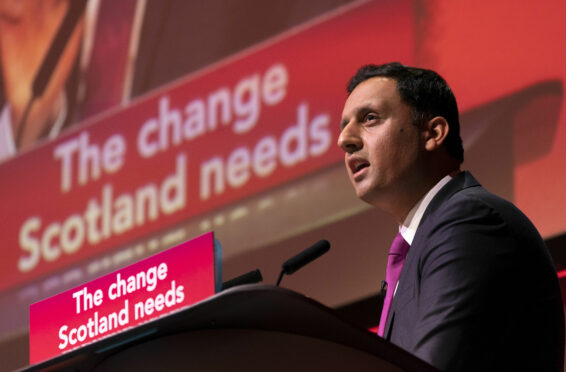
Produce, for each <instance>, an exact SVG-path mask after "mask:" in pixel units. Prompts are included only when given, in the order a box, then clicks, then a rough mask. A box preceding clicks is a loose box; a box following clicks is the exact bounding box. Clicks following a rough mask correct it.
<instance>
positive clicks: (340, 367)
mask: <svg viewBox="0 0 566 372" xmlns="http://www.w3.org/2000/svg"><path fill="white" fill-rule="evenodd" d="M193 370H196V371H239V370H245V371H313V370H330V371H346V370H358V371H362V370H364V371H365V370H371V371H384V372H385V371H386V372H397V371H423V372H428V371H430V372H432V371H437V370H436V369H435V368H433V367H432V366H430V365H428V364H426V363H425V362H423V361H421V360H420V359H418V358H416V357H415V356H413V355H411V354H409V353H407V352H406V351H404V350H402V349H400V348H398V347H397V346H395V345H393V344H391V343H389V342H386V341H384V340H382V339H381V338H379V337H378V336H376V335H375V334H373V333H370V332H369V331H366V330H363V329H360V328H357V327H355V326H353V325H351V324H349V323H348V322H346V321H344V320H343V319H341V318H340V316H338V315H337V313H336V312H335V311H334V310H332V309H329V308H327V307H325V306H324V305H322V304H320V303H318V302H316V301H314V300H312V299H309V298H307V297H305V296H303V295H301V294H298V293H296V292H293V291H289V290H286V289H282V288H277V287H273V286H268V285H258V284H253V285H243V286H239V287H235V288H231V289H229V290H226V291H223V292H221V293H219V294H216V295H215V296H212V297H210V298H208V299H206V300H204V301H201V302H199V303H197V304H195V305H194V306H191V307H189V308H187V309H184V310H182V311H179V312H177V313H174V314H170V315H167V316H165V317H163V318H160V319H157V320H154V321H151V322H148V323H146V324H143V325H141V326H138V327H136V328H133V329H129V330H127V331H125V332H122V333H119V334H116V335H113V336H110V337H108V338H105V339H102V340H99V341H97V342H94V343H92V344H89V345H86V346H84V347H82V348H80V349H77V350H74V351H71V352H69V353H66V354H64V355H61V356H59V357H56V358H53V359H50V360H48V361H45V362H42V363H40V364H36V365H32V366H29V367H28V368H26V369H25V370H24V371H72V372H75V371H81V372H83V371H84V372H86V371H93V372H106V371H193Z"/></svg>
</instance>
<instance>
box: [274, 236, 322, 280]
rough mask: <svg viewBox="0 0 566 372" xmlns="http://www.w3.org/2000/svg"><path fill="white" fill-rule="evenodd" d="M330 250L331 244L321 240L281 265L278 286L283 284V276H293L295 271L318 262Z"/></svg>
mask: <svg viewBox="0 0 566 372" xmlns="http://www.w3.org/2000/svg"><path fill="white" fill-rule="evenodd" d="M329 249H330V243H329V242H328V240H326V239H322V240H319V241H318V242H316V243H314V244H313V245H312V246H310V247H309V248H307V249H305V250H304V251H302V252H301V253H299V254H298V255H296V256H294V257H291V258H290V259H288V260H287V261H285V262H284V263H283V265H281V273H280V274H279V278H278V279H277V284H276V286H279V283H281V279H282V278H283V274H287V275H291V274H293V273H294V272H295V271H297V270H299V269H300V268H301V267H303V266H305V265H306V264H308V263H311V262H312V261H314V260H316V259H317V258H319V257H320V256H322V255H323V254H325V253H326V252H328V250H329Z"/></svg>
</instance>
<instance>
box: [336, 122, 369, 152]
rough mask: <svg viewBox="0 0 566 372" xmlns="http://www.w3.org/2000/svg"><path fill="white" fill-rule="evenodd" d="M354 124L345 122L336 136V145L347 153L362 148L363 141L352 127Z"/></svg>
mask: <svg viewBox="0 0 566 372" xmlns="http://www.w3.org/2000/svg"><path fill="white" fill-rule="evenodd" d="M354 127H355V126H354V124H352V123H349V124H347V125H346V126H345V127H344V128H343V129H342V131H341V132H340V136H338V146H340V148H341V149H342V150H344V151H345V152H347V153H350V154H351V153H353V152H356V151H358V150H359V149H361V148H362V146H363V142H362V139H361V138H360V136H359V134H358V132H357V131H356V130H355V128H354Z"/></svg>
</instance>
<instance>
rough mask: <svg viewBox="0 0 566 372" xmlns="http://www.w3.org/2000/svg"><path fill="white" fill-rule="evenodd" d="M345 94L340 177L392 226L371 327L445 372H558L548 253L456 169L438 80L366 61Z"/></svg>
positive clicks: (454, 127)
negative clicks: (381, 298)
mask: <svg viewBox="0 0 566 372" xmlns="http://www.w3.org/2000/svg"><path fill="white" fill-rule="evenodd" d="M348 93H349V95H348V98H347V100H346V103H345V105H344V110H343V113H342V120H341V124H340V128H341V132H340V136H339V139H338V145H339V146H340V147H341V148H342V149H343V150H344V152H345V163H346V169H347V171H348V175H349V178H350V181H351V182H352V185H353V186H354V189H355V192H356V194H357V196H358V197H359V198H360V199H362V200H363V201H365V202H367V203H369V204H371V205H373V206H375V207H377V208H379V209H381V210H383V211H385V212H387V213H388V214H390V215H391V216H392V217H393V218H394V219H395V220H396V221H397V223H398V224H399V235H398V236H397V237H396V238H395V239H394V241H393V244H392V246H391V248H390V251H389V259H388V265H387V270H386V271H387V273H386V282H387V286H386V288H387V292H386V296H385V302H384V307H383V311H382V314H381V320H380V323H379V334H380V335H381V336H382V337H384V338H385V339H386V340H389V341H391V342H392V343H394V344H396V345H398V346H400V347H402V348H403V349H405V350H407V351H409V352H410V353H413V354H414V355H416V356H418V357H420V358H421V359H423V360H425V361H426V362H428V363H430V364H432V365H433V366H435V367H437V368H439V369H441V370H444V371H563V363H564V315H563V307H562V301H561V295H560V288H559V284H558V278H557V275H556V272H555V270H554V267H553V264H552V260H551V258H550V256H549V254H548V252H547V249H546V247H545V245H544V242H543V240H542V238H541V237H540V235H539V233H538V232H537V230H536V229H535V227H534V226H533V224H532V223H531V222H530V221H529V220H528V218H527V217H526V216H525V215H523V213H522V212H521V211H519V210H518V209H517V208H516V207H515V206H514V205H513V204H511V203H509V202H507V201H505V200H503V199H501V198H499V197H497V196H495V195H493V194H491V193H489V192H488V191H486V190H485V189H484V188H482V187H481V185H480V184H479V183H478V182H477V181H476V180H475V179H474V177H473V176H472V175H471V174H470V173H469V172H466V171H461V169H460V165H461V163H462V162H463V159H464V156H463V147H462V140H461V138H460V128H459V125H460V124H459V118H458V107H457V104H456V99H455V97H454V95H453V93H452V91H451V89H450V87H449V86H448V85H447V84H446V82H445V81H444V79H443V78H442V77H440V76H439V75H438V74H437V73H435V72H434V71H430V70H424V69H418V68H412V67H407V66H403V65H401V64H399V63H390V64H385V65H381V66H374V65H369V66H364V67H362V68H360V69H359V70H358V71H357V73H356V74H355V75H354V76H353V77H352V79H351V80H350V82H349V84H348Z"/></svg>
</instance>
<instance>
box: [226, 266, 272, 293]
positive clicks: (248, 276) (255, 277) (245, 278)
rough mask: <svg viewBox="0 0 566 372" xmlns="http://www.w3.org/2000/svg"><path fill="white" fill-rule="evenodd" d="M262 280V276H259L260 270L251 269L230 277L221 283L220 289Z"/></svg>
mask: <svg viewBox="0 0 566 372" xmlns="http://www.w3.org/2000/svg"><path fill="white" fill-rule="evenodd" d="M262 280H263V277H262V276H261V272H260V271H259V269H255V270H252V271H250V272H247V273H245V274H242V275H240V276H238V277H236V278H234V279H230V280H228V281H226V282H224V283H222V290H225V289H228V288H232V287H236V286H238V285H242V284H254V283H259V282H261V281H262Z"/></svg>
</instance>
